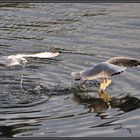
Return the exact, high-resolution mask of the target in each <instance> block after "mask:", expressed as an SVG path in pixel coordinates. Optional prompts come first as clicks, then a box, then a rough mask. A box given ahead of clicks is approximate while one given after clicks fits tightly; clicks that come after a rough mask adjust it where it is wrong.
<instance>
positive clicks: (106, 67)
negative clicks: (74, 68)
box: [80, 62, 126, 80]
mask: <svg viewBox="0 0 140 140" xmlns="http://www.w3.org/2000/svg"><path fill="white" fill-rule="evenodd" d="M125 69H126V68H125V67H120V66H116V65H113V64H110V63H107V62H103V63H100V64H97V65H95V66H93V67H92V68H89V69H87V70H84V71H81V72H80V73H81V76H82V77H83V78H85V79H87V80H92V79H96V78H108V77H110V76H113V75H116V74H119V73H121V72H123V71H124V70H125Z"/></svg>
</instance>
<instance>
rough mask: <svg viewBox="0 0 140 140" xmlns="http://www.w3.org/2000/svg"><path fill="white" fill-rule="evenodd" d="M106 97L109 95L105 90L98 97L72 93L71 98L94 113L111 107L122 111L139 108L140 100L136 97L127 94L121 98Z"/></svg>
mask: <svg viewBox="0 0 140 140" xmlns="http://www.w3.org/2000/svg"><path fill="white" fill-rule="evenodd" d="M81 95H82V96H81ZM108 97H110V95H109V94H108V93H107V92H104V93H102V95H101V96H100V98H96V97H89V96H86V95H85V96H83V93H81V94H74V95H73V97H72V100H73V101H74V102H76V103H78V104H83V105H84V106H86V107H87V108H88V109H89V112H95V113H102V112H105V111H107V110H109V109H111V108H120V110H122V111H123V112H129V111H132V110H135V109H138V108H140V100H139V99H138V98H136V97H132V96H128V95H127V96H125V97H122V98H109V100H108ZM110 99H111V100H110Z"/></svg>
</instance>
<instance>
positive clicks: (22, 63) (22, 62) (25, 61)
mask: <svg viewBox="0 0 140 140" xmlns="http://www.w3.org/2000/svg"><path fill="white" fill-rule="evenodd" d="M17 61H18V62H19V64H21V65H25V64H26V63H27V60H26V59H25V58H23V57H18V58H17Z"/></svg>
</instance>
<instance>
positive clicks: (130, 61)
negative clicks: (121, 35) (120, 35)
mask: <svg viewBox="0 0 140 140" xmlns="http://www.w3.org/2000/svg"><path fill="white" fill-rule="evenodd" d="M107 62H108V63H110V64H114V65H118V66H123V67H133V66H138V65H140V60H139V59H135V58H129V57H113V58H111V59H109V60H108V61H107Z"/></svg>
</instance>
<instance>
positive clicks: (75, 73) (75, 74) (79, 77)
mask: <svg viewBox="0 0 140 140" xmlns="http://www.w3.org/2000/svg"><path fill="white" fill-rule="evenodd" d="M71 76H72V77H73V78H74V79H75V80H80V79H81V75H80V73H79V72H72V73H71Z"/></svg>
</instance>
